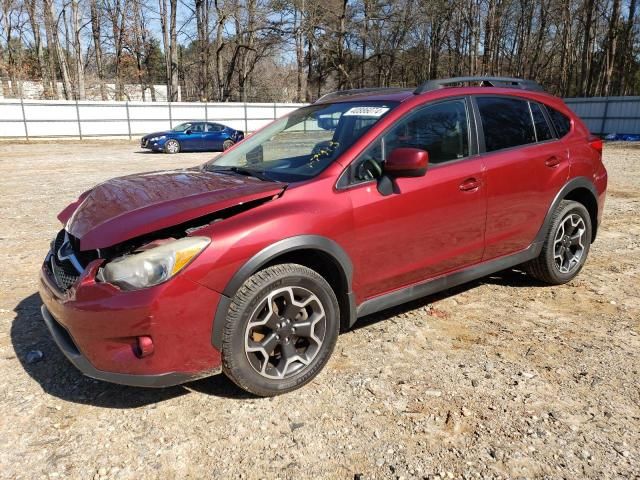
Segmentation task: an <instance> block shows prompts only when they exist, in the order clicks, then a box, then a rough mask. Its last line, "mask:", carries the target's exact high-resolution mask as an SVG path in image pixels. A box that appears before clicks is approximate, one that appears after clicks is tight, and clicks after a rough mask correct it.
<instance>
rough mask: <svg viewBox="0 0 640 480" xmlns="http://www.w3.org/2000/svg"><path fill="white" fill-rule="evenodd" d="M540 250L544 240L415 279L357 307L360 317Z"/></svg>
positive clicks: (509, 264) (517, 262) (506, 265)
mask: <svg viewBox="0 0 640 480" xmlns="http://www.w3.org/2000/svg"><path fill="white" fill-rule="evenodd" d="M540 250H542V242H536V243H532V244H531V245H530V246H529V247H528V248H527V249H525V250H522V251H521V252H518V253H514V254H512V255H507V256H505V257H500V258H496V259H494V260H489V261H487V262H484V263H480V264H478V265H474V266H472V267H468V268H465V269H464V270H459V271H457V272H454V273H450V274H448V275H443V276H441V277H436V278H434V279H431V280H427V281H426V282H422V283H416V284H413V285H410V286H408V287H405V288H401V289H399V290H395V291H393V292H391V293H385V294H383V295H379V296H377V297H374V298H371V299H369V300H366V301H364V302H363V303H361V304H360V305H359V306H358V308H357V317H358V318H360V317H364V316H365V315H370V314H372V313H375V312H379V311H381V310H384V309H386V308H390V307H395V306H396V305H401V304H403V303H406V302H410V301H412V300H416V299H418V298H421V297H426V296H427V295H432V294H434V293H438V292H441V291H443V290H446V289H448V288H451V287H455V286H457V285H460V284H463V283H467V282H470V281H472V280H477V279H478V278H482V277H485V276H487V275H490V274H492V273H495V272H499V271H501V270H505V269H507V268H511V267H515V266H516V265H520V264H521V263H524V262H527V261H529V260H532V259H534V258H536V257H537V256H538V255H539V254H540Z"/></svg>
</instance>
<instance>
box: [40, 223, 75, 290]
mask: <svg viewBox="0 0 640 480" xmlns="http://www.w3.org/2000/svg"><path fill="white" fill-rule="evenodd" d="M65 234H66V232H65V231H64V230H60V232H58V235H56V238H55V240H54V241H53V248H52V249H51V255H50V256H49V265H48V267H49V268H48V269H47V270H48V271H49V273H50V274H51V276H52V277H53V280H54V281H55V283H56V285H57V286H58V288H59V289H60V290H62V291H63V292H64V291H66V290H68V289H69V288H70V287H71V285H73V284H74V283H75V282H76V280H78V278H80V274H81V273H82V272H78V270H76V268H75V267H74V266H73V264H72V263H71V261H69V260H68V259H66V260H60V259H59V258H58V252H59V251H60V248H61V247H62V245H63V244H64V242H65Z"/></svg>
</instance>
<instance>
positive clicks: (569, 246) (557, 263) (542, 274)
mask: <svg viewBox="0 0 640 480" xmlns="http://www.w3.org/2000/svg"><path fill="white" fill-rule="evenodd" d="M591 232H592V225H591V216H590V215H589V212H588V211H587V209H586V208H585V206H584V205H582V204H581V203H578V202H574V201H571V200H563V201H562V202H560V204H559V205H558V207H557V208H556V210H555V211H554V213H553V216H552V218H551V226H550V228H549V232H548V233H547V236H546V237H545V240H544V244H543V246H542V250H541V252H540V255H539V256H538V257H537V258H535V259H533V260H531V261H530V262H529V263H527V264H525V269H526V271H527V272H528V273H529V274H530V275H531V276H533V277H534V278H537V279H538V280H541V281H543V282H546V283H550V284H552V285H561V284H563V283H567V282H569V281H570V280H572V279H573V278H574V277H575V276H576V275H578V273H579V272H580V270H582V267H583V266H584V263H585V262H586V260H587V255H588V254H589V249H590V247H591V238H592V237H591Z"/></svg>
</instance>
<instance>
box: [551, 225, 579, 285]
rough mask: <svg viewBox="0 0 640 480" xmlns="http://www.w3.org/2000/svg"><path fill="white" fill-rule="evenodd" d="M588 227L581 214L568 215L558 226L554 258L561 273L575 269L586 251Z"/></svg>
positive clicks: (554, 243)
mask: <svg viewBox="0 0 640 480" xmlns="http://www.w3.org/2000/svg"><path fill="white" fill-rule="evenodd" d="M586 231H587V227H586V225H585V223H584V220H583V219H582V217H581V216H580V215H577V214H575V213H572V214H570V215H567V216H566V217H565V218H564V220H562V223H560V225H559V226H558V230H557V231H556V235H555V237H554V242H553V259H554V262H555V265H556V268H557V269H558V271H559V272H560V273H569V272H571V271H573V270H575V269H576V268H577V267H578V266H579V265H580V261H581V260H582V256H583V254H584V251H585V233H586Z"/></svg>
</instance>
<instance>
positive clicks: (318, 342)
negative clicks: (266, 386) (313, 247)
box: [245, 287, 327, 379]
mask: <svg viewBox="0 0 640 480" xmlns="http://www.w3.org/2000/svg"><path fill="white" fill-rule="evenodd" d="M326 327H327V321H326V315H325V310H324V307H323V305H322V302H321V301H320V300H319V299H318V297H317V296H316V295H315V294H314V293H313V292H311V291H309V290H307V289H306V288H302V287H284V288H280V289H277V290H274V291H272V292H270V293H269V294H267V295H266V296H265V298H264V299H262V300H261V301H260V303H259V304H258V306H257V307H256V309H255V310H254V312H253V314H252V315H251V318H250V320H249V322H248V324H247V327H246V331H245V353H246V355H247V359H248V360H249V363H250V364H251V366H252V367H253V369H254V370H255V371H256V372H258V373H259V374H260V375H262V376H264V377H267V378H272V379H283V378H288V377H291V376H293V375H295V374H297V373H300V371H301V370H302V369H304V368H305V367H306V366H308V365H309V364H310V363H311V362H312V361H313V359H314V358H315V357H316V355H317V354H318V352H319V351H320V347H321V346H322V343H323V341H324V338H325V333H326Z"/></svg>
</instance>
